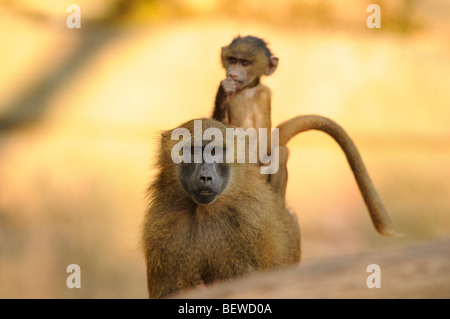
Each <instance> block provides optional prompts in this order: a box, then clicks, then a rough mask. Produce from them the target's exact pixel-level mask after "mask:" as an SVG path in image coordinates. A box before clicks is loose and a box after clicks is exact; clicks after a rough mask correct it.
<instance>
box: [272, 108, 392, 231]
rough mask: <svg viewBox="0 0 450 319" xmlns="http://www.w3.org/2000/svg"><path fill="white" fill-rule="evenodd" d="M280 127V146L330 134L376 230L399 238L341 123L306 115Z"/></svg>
mask: <svg viewBox="0 0 450 319" xmlns="http://www.w3.org/2000/svg"><path fill="white" fill-rule="evenodd" d="M278 128H279V144H280V145H286V144H287V143H288V142H289V140H290V139H291V138H293V137H294V136H295V135H297V134H299V133H301V132H305V131H309V130H319V131H322V132H325V133H327V134H328V135H330V136H331V137H332V138H333V139H334V140H335V141H336V142H337V143H338V144H339V146H340V147H341V148H342V150H343V151H344V153H345V156H346V157H347V161H348V163H349V164H350V167H351V169H352V172H353V175H354V176H355V179H356V183H357V184H358V187H359V190H360V191H361V194H362V196H363V198H364V202H365V203H366V206H367V209H368V210H369V213H370V217H371V219H372V222H373V225H374V226H375V229H376V230H377V231H378V232H379V233H380V234H382V235H385V236H398V234H396V233H395V231H394V230H393V226H392V221H391V219H390V217H389V214H388V212H387V210H386V208H385V207H384V205H383V202H382V201H381V199H380V196H379V195H378V193H377V191H376V189H375V187H374V186H373V184H372V181H371V179H370V177H369V174H368V173H367V170H366V167H365V165H364V162H363V160H362V158H361V155H360V154H359V152H358V149H357V148H356V146H355V143H353V141H352V139H351V138H350V136H349V135H348V134H347V132H345V130H344V129H343V128H342V127H341V126H340V125H339V124H337V123H336V122H334V121H332V120H330V119H328V118H326V117H323V116H319V115H302V116H297V117H294V118H292V119H290V120H288V121H285V122H283V123H281V124H280V125H279V126H278Z"/></svg>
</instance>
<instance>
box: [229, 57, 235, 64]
mask: <svg viewBox="0 0 450 319" xmlns="http://www.w3.org/2000/svg"><path fill="white" fill-rule="evenodd" d="M228 62H230V63H231V64H235V63H236V62H237V60H236V58H233V57H229V58H228Z"/></svg>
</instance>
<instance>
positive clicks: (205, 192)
mask: <svg viewBox="0 0 450 319" xmlns="http://www.w3.org/2000/svg"><path fill="white" fill-rule="evenodd" d="M202 151H203V149H202ZM193 152H194V148H192V153H193ZM192 162H194V161H193V160H192ZM178 178H179V180H180V183H181V185H182V186H183V188H184V190H185V191H186V192H187V193H188V194H189V195H190V196H191V198H192V199H193V200H194V201H195V202H196V203H197V204H199V205H208V204H210V203H212V202H214V201H215V200H216V198H217V197H218V196H219V195H220V194H221V193H222V192H223V191H224V190H225V188H226V187H227V185H228V182H229V180H230V166H229V165H228V164H226V163H216V162H212V163H207V161H205V158H203V156H202V163H181V164H180V165H179V170H178Z"/></svg>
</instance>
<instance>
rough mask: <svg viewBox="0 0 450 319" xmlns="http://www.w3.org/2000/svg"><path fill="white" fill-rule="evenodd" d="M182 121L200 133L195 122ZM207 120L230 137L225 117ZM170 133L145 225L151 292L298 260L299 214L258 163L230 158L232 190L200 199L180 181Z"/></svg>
mask: <svg viewBox="0 0 450 319" xmlns="http://www.w3.org/2000/svg"><path fill="white" fill-rule="evenodd" d="M180 127H185V128H188V129H189V131H190V132H191V134H193V133H192V132H193V122H192V121H191V122H187V123H185V124H183V125H181V126H180ZM208 127H217V128H220V129H221V130H222V132H223V134H224V136H225V125H223V124H222V123H220V122H217V121H214V120H211V119H203V129H206V128H208ZM170 134H171V131H168V132H166V133H164V134H163V136H162V140H161V148H160V153H159V158H158V161H157V164H156V169H157V176H156V179H155V180H154V182H153V183H152V185H151V186H150V187H149V190H148V191H149V196H150V199H151V202H150V206H149V208H148V210H147V213H146V215H145V220H144V225H143V237H142V238H143V239H142V243H143V248H144V252H145V257H146V261H147V278H148V291H149V296H150V297H151V298H162V297H167V296H170V295H172V294H174V293H177V292H179V291H181V290H183V289H186V288H191V287H195V286H196V285H198V284H200V283H201V282H205V283H209V282H212V281H213V280H223V279H229V278H233V277H239V276H243V275H247V274H249V273H252V272H254V271H261V270H268V269H273V268H276V267H279V266H282V265H287V264H292V263H298V262H299V260H300V230H299V227H298V223H297V220H296V218H295V216H294V215H292V214H290V213H289V211H288V210H287V209H286V207H285V204H284V200H281V199H280V198H279V197H278V196H276V194H275V193H274V192H273V191H272V189H271V188H270V185H269V184H268V183H267V181H266V179H265V178H264V176H262V175H261V174H260V171H259V169H260V168H259V166H258V165H257V164H250V163H244V164H238V163H234V164H233V163H231V164H229V165H230V167H231V179H230V182H229V184H228V186H227V188H226V189H225V191H224V192H223V193H222V194H221V195H220V196H219V197H218V198H217V199H216V200H215V201H214V202H212V203H211V204H208V205H197V204H196V203H195V202H194V201H193V200H192V199H191V197H190V196H189V195H188V194H187V193H186V192H185V191H184V190H183V188H182V187H181V185H180V182H179V180H178V174H177V164H175V163H173V162H172V160H171V157H170V152H171V149H172V147H173V145H174V144H175V141H172V140H171V139H170V136H171V135H170ZM224 142H225V141H224Z"/></svg>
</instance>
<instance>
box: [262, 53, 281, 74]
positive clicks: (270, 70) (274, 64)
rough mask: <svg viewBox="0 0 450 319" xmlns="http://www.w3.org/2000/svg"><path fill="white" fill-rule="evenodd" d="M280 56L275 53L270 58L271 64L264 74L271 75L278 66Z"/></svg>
mask: <svg viewBox="0 0 450 319" xmlns="http://www.w3.org/2000/svg"><path fill="white" fill-rule="evenodd" d="M278 60H279V59H278V58H277V57H276V56H274V55H272V56H271V57H270V58H269V65H268V66H267V69H266V71H265V72H264V75H271V74H272V73H273V72H275V70H276V69H277V67H278Z"/></svg>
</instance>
